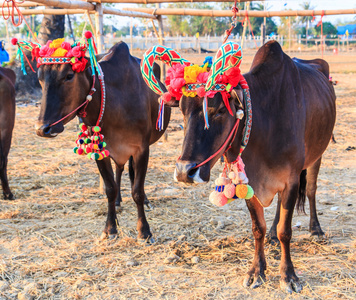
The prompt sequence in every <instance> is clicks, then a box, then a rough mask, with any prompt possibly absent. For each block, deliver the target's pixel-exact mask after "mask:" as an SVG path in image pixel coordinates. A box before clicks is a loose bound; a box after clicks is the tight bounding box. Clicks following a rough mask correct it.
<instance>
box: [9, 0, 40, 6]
mask: <svg viewBox="0 0 356 300" xmlns="http://www.w3.org/2000/svg"><path fill="white" fill-rule="evenodd" d="M16 4H17V6H18V7H36V6H43V5H41V4H38V3H36V2H31V1H26V2H22V3H16Z"/></svg>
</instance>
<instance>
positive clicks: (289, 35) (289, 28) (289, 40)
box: [288, 17, 291, 54]
mask: <svg viewBox="0 0 356 300" xmlns="http://www.w3.org/2000/svg"><path fill="white" fill-rule="evenodd" d="M288 52H289V54H290V52H291V23H290V17H288Z"/></svg>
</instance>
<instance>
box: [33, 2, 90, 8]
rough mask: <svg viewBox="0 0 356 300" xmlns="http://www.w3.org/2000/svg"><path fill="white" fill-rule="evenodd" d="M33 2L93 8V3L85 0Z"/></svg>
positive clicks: (56, 5)
mask: <svg viewBox="0 0 356 300" xmlns="http://www.w3.org/2000/svg"><path fill="white" fill-rule="evenodd" d="M32 2H35V3H41V4H43V5H45V6H54V7H60V8H73V9H74V8H77V9H87V10H94V9H95V5H94V4H91V3H88V2H85V1H75V0H35V1H32Z"/></svg>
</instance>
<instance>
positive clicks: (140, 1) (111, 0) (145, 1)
mask: <svg viewBox="0 0 356 300" xmlns="http://www.w3.org/2000/svg"><path fill="white" fill-rule="evenodd" d="M247 1H264V0H239V1H238V2H247ZM92 2H95V1H94V0H93V1H92ZM179 2H189V3H192V2H233V1H231V0H101V3H138V4H151V3H179Z"/></svg>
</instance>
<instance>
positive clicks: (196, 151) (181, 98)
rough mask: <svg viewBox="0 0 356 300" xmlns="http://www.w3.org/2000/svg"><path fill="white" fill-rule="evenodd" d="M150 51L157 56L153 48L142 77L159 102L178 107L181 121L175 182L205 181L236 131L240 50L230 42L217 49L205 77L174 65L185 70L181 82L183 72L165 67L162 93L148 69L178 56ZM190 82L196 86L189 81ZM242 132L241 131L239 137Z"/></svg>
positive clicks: (166, 51) (195, 68) (193, 69)
mask: <svg viewBox="0 0 356 300" xmlns="http://www.w3.org/2000/svg"><path fill="white" fill-rule="evenodd" d="M155 47H159V51H158V52H159V54H158V55H157V54H156V52H157V51H153V50H155V48H151V49H150V50H148V51H147V52H146V53H145V55H144V58H143V60H142V65H141V71H142V74H143V77H144V79H145V81H146V83H147V84H148V85H149V86H150V87H151V89H152V90H153V91H155V92H156V93H158V94H160V95H162V96H161V100H160V101H161V103H164V104H165V105H168V106H179V107H180V109H181V111H182V113H183V116H184V141H183V149H182V155H181V156H180V158H179V159H178V161H177V164H176V169H175V174H174V178H175V180H177V181H182V182H186V183H194V182H197V183H202V182H207V181H209V179H210V169H211V168H212V167H213V166H214V164H215V163H216V161H217V160H218V159H219V158H220V157H221V155H223V153H224V152H225V151H226V149H227V147H228V146H229V145H230V143H231V142H232V141H233V140H234V137H235V134H236V132H237V124H238V123H237V114H236V113H237V111H238V109H239V107H240V108H242V104H241V100H242V98H243V96H242V90H241V89H239V88H237V87H236V86H237V85H238V83H239V82H240V81H241V80H242V79H243V77H242V75H241V73H240V69H239V65H240V63H241V59H242V53H241V47H240V46H239V45H238V44H236V43H233V42H228V43H226V44H224V45H223V46H221V48H220V49H219V50H218V52H217V53H216V56H215V59H214V63H213V65H212V66H211V70H210V72H209V73H208V72H206V70H205V69H204V70H201V69H199V66H190V63H189V64H187V62H182V61H180V62H178V63H180V64H184V65H185V67H184V80H183V78H182V74H181V73H182V70H181V69H182V67H180V66H177V65H175V66H173V67H172V68H170V69H169V70H168V72H167V78H168V80H166V85H167V88H168V92H167V93H163V91H162V89H161V86H160V85H159V83H158V81H157V80H156V79H155V78H153V76H149V74H153V72H152V68H151V67H150V65H151V66H152V65H153V61H154V59H157V58H158V59H160V60H162V61H165V62H167V61H169V59H168V58H169V57H173V56H174V57H177V59H181V57H180V55H179V54H178V53H176V52H175V51H173V50H172V49H167V48H165V47H162V46H155ZM161 53H163V54H161ZM168 54H169V55H168ZM168 56H169V57H168ZM171 66H172V64H171ZM194 72H195V75H196V74H198V73H199V72H202V73H201V74H200V75H202V76H201V77H200V78H199V76H200V75H197V76H192V74H194ZM172 74H173V75H172ZM172 78H173V79H174V81H173V80H172ZM192 78H194V79H196V81H194V80H193V81H191V79H192ZM203 78H204V79H203ZM202 79H203V80H202ZM243 80H244V79H243ZM232 87H235V88H232ZM177 96H178V97H177ZM233 130H234V131H233ZM241 131H242V130H241V128H240V135H241ZM232 133H233V134H232ZM237 135H239V132H237ZM237 149H238V147H237ZM237 151H239V149H238V150H237ZM237 154H238V153H237ZM237 154H236V155H237ZM209 158H211V159H209Z"/></svg>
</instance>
